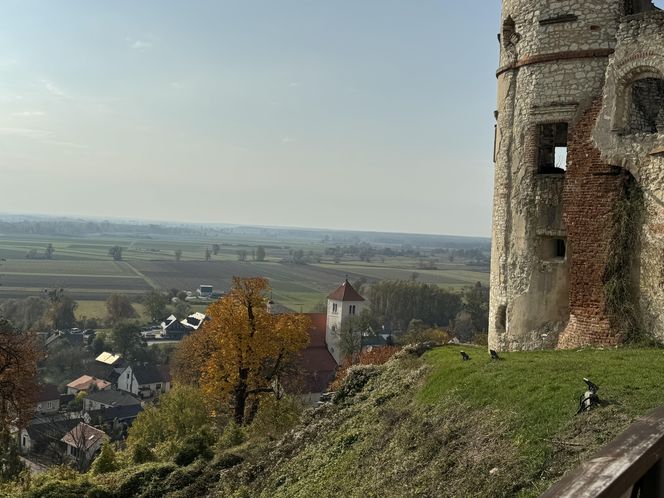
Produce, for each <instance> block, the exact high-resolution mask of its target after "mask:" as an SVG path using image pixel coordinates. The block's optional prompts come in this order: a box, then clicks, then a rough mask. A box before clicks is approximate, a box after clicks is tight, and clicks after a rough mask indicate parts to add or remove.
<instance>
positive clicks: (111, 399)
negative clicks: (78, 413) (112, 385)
mask: <svg viewBox="0 0 664 498" xmlns="http://www.w3.org/2000/svg"><path fill="white" fill-rule="evenodd" d="M86 399H89V400H90V401H95V402H97V403H101V404H102V405H108V406H129V405H140V404H141V402H140V401H139V400H138V399H137V398H135V397H134V396H132V395H131V394H129V393H126V392H124V391H97V392H94V393H91V394H88V396H87V397H86Z"/></svg>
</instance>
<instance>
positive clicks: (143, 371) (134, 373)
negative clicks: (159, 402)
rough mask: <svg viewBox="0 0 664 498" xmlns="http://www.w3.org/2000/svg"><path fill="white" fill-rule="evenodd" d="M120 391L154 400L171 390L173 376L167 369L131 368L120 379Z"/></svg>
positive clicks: (146, 366)
mask: <svg viewBox="0 0 664 498" xmlns="http://www.w3.org/2000/svg"><path fill="white" fill-rule="evenodd" d="M118 389H120V390H121V391H126V392H129V393H132V394H135V395H137V396H139V397H140V398H144V399H145V398H153V397H155V396H158V395H160V394H162V393H167V392H168V391H170V390H171V376H170V373H169V372H168V369H167V368H165V367H157V366H154V365H139V366H134V367H131V366H130V367H127V369H125V371H124V372H123V373H122V375H121V376H120V377H119V379H118Z"/></svg>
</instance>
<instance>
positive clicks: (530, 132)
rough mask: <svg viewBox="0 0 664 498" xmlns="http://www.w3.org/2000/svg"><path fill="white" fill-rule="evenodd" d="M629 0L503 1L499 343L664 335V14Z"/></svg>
mask: <svg viewBox="0 0 664 498" xmlns="http://www.w3.org/2000/svg"><path fill="white" fill-rule="evenodd" d="M626 3H627V2H624V1H618V0H602V1H600V0H587V1H581V0H578V1H575V0H568V1H563V0H558V1H554V0H550V1H545V0H542V1H536V0H505V1H504V2H503V19H502V24H501V26H502V33H501V35H502V36H501V56H500V67H499V70H498V113H497V130H496V149H495V158H494V159H495V163H496V170H495V190H494V228H493V248H492V273H491V303H490V323H489V328H490V330H489V345H490V347H492V348H494V349H503V350H504V349H512V350H514V349H535V348H540V347H556V346H558V347H565V348H569V347H580V346H587V345H602V346H610V345H615V344H619V343H621V342H622V341H623V340H625V338H627V337H630V334H634V333H635V331H636V329H639V330H641V331H646V332H647V333H649V332H651V333H653V334H654V335H655V336H656V337H658V338H660V339H661V340H664V312H662V311H661V310H663V309H664V258H662V254H664V76H663V75H664V12H660V11H654V10H653V11H648V12H645V13H642V14H638V15H634V16H627V17H626V16H625V14H626ZM642 3H643V2H642ZM644 5H646V4H644ZM547 123H549V124H553V123H557V124H556V125H555V126H553V127H551V126H549V127H542V125H545V124H547ZM560 123H566V126H567V128H566V129H567V162H566V171H565V172H564V173H563V172H562V171H561V168H560V167H558V166H559V165H557V164H556V165H552V164H550V157H549V155H550V154H549V152H550V148H547V147H549V146H550V145H551V144H553V143H555V145H556V146H559V145H560V144H559V143H558V142H560V138H559V135H560V133H559V132H560ZM658 132H659V133H658ZM547 140H549V142H547ZM543 144H544V145H543ZM542 158H544V160H543V159H542ZM543 165H544V166H543ZM635 192H636V193H635ZM637 201H638V202H637ZM552 241H553V242H555V243H557V244H558V245H557V246H556V247H560V242H559V241H565V248H566V250H565V251H564V257H555V256H560V254H555V253H552V247H553V246H552ZM552 255H553V256H554V257H552ZM616 282H617V284H616ZM616 303H617V304H618V307H619V309H618V312H616ZM621 313H622V314H623V315H625V316H627V315H628V318H629V320H626V319H624V318H625V317H623V316H620V315H621Z"/></svg>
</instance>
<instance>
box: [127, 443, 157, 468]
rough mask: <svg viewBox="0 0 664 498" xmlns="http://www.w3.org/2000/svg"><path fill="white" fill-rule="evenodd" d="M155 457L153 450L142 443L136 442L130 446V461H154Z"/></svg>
mask: <svg viewBox="0 0 664 498" xmlns="http://www.w3.org/2000/svg"><path fill="white" fill-rule="evenodd" d="M156 459H157V457H156V456H155V454H154V452H153V451H152V450H151V449H150V448H148V447H147V446H146V445H145V444H143V443H136V444H135V445H134V446H132V447H131V461H132V462H133V463H147V462H154V461H155V460H156Z"/></svg>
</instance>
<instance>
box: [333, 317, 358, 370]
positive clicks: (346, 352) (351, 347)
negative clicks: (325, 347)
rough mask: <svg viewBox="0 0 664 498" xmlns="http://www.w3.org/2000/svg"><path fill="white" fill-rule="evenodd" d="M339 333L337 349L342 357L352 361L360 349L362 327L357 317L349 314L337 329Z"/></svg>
mask: <svg viewBox="0 0 664 498" xmlns="http://www.w3.org/2000/svg"><path fill="white" fill-rule="evenodd" d="M337 334H338V335H339V350H340V351H341V355H342V356H343V357H346V358H349V359H350V361H351V362H352V363H354V362H355V359H356V358H357V357H358V356H359V354H360V352H361V351H362V329H361V327H360V319H359V317H354V316H349V317H347V318H345V319H344V320H343V321H342V322H341V326H340V327H339V330H338V331H337Z"/></svg>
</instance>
